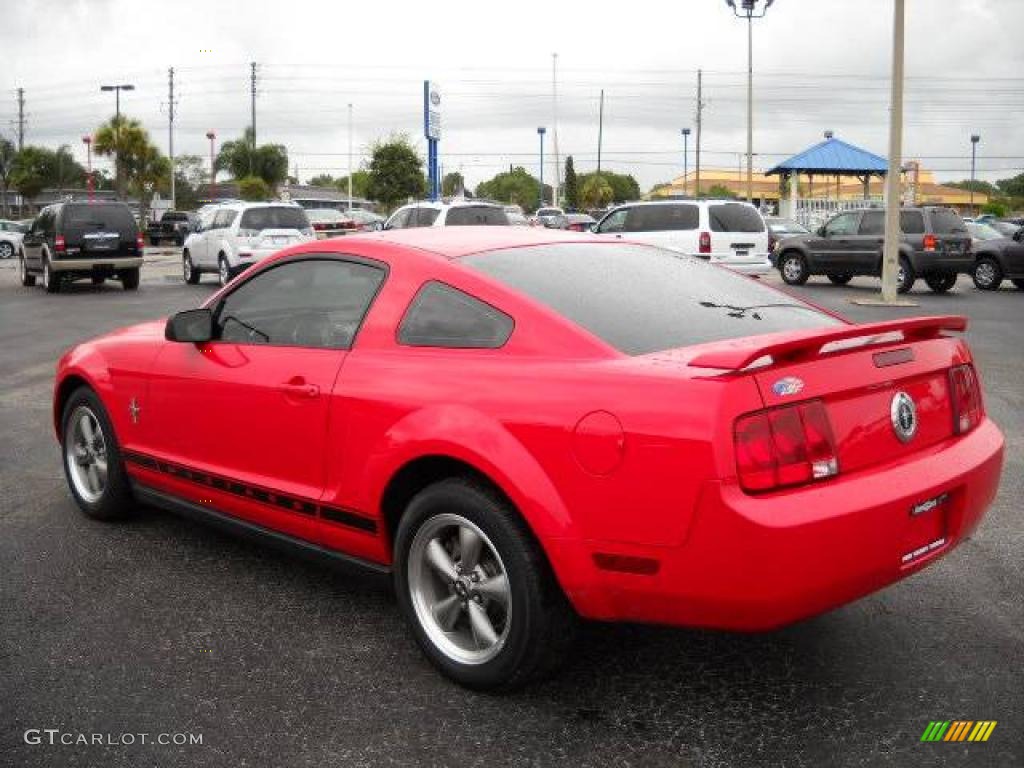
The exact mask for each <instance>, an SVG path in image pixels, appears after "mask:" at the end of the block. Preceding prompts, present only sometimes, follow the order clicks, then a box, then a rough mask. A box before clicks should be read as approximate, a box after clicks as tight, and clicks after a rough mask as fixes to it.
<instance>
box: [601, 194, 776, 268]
mask: <svg viewBox="0 0 1024 768" xmlns="http://www.w3.org/2000/svg"><path fill="white" fill-rule="evenodd" d="M594 231H595V232H596V233H597V234H599V235H603V236H606V237H616V238H623V239H629V240H639V241H641V242H645V243H651V244H652V245H660V246H661V247H663V248H668V249H670V250H673V251H676V252H678V253H685V254H689V255H690V256H696V257H697V258H701V259H706V260H708V261H711V262H712V263H714V264H721V265H723V266H726V267H729V268H730V269H734V270H736V271H737V272H743V273H744V274H748V275H764V274H768V272H770V271H771V261H770V260H769V258H768V228H767V227H766V226H765V223H764V219H763V218H762V217H761V214H760V212H759V211H758V210H757V208H755V207H754V206H753V205H750V204H749V203H741V202H736V201H734V200H687V201H675V200H670V201H657V202H649V203H628V204H626V205H620V206H619V207H617V208H613V209H612V210H611V211H609V212H608V214H607V215H606V216H605V217H604V218H603V219H601V221H600V222H599V223H598V225H597V227H596V228H595V229H594Z"/></svg>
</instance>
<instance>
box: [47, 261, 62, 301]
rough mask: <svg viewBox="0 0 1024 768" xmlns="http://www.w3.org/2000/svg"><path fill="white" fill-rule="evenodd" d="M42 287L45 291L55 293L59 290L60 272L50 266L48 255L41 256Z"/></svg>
mask: <svg viewBox="0 0 1024 768" xmlns="http://www.w3.org/2000/svg"><path fill="white" fill-rule="evenodd" d="M43 288H45V289H46V292H47V293H57V292H58V291H59V290H60V274H59V273H55V272H54V271H53V269H51V268H50V259H49V257H48V256H43Z"/></svg>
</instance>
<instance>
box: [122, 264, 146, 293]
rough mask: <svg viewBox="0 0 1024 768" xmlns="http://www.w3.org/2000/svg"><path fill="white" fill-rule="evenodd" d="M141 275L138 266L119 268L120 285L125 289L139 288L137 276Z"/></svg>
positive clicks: (133, 289)
mask: <svg viewBox="0 0 1024 768" xmlns="http://www.w3.org/2000/svg"><path fill="white" fill-rule="evenodd" d="M140 276H141V270H140V269H139V268H138V267H135V268H134V269H124V270H121V273H120V275H119V277H120V278H121V285H122V287H123V288H124V289H125V290H126V291H135V290H138V288H139V278H140Z"/></svg>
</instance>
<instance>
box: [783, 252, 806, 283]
mask: <svg viewBox="0 0 1024 768" xmlns="http://www.w3.org/2000/svg"><path fill="white" fill-rule="evenodd" d="M779 274H780V275H781V276H782V281H783V282H784V283H786V285H803V284H804V283H806V282H807V278H809V277H810V276H811V272H810V270H809V269H807V261H806V260H805V259H804V257H803V255H802V254H800V253H798V252H797V251H786V252H784V253H783V254H782V255H781V256H779Z"/></svg>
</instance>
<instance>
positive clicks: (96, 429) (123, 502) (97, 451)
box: [60, 386, 135, 520]
mask: <svg viewBox="0 0 1024 768" xmlns="http://www.w3.org/2000/svg"><path fill="white" fill-rule="evenodd" d="M60 423H61V451H62V453H63V454H64V475H65V477H66V478H67V481H68V487H69V488H70V489H71V495H72V496H74V498H75V501H76V502H77V503H78V506H79V508H80V509H81V510H82V511H83V512H84V513H85V514H86V515H88V516H89V517H92V518H95V519H97V520H115V519H118V518H123V517H127V516H128V515H130V514H131V513H132V512H133V511H134V509H135V505H134V503H133V500H132V494H131V486H130V485H129V482H128V475H127V474H126V473H125V470H124V464H123V462H122V460H121V449H120V447H119V446H118V443H117V437H116V436H115V435H114V428H113V425H112V424H111V422H110V418H109V417H108V415H107V410H106V408H104V407H103V403H102V402H101V401H100V399H99V397H97V395H96V393H95V392H93V390H91V389H90V388H88V387H85V386H82V387H79V388H78V389H76V390H75V391H74V392H72V393H71V396H70V397H69V398H68V400H67V402H66V403H65V404H64V410H63V413H62V414H61V422H60Z"/></svg>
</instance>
